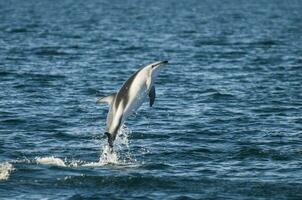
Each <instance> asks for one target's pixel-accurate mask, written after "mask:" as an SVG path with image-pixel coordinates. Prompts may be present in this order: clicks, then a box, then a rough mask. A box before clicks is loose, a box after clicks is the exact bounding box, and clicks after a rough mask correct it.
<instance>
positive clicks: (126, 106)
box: [97, 61, 168, 151]
mask: <svg viewBox="0 0 302 200" xmlns="http://www.w3.org/2000/svg"><path fill="white" fill-rule="evenodd" d="M166 63H168V61H158V62H154V63H151V64H149V65H147V66H145V67H142V68H141V69H139V70H138V71H136V72H135V73H134V74H133V75H132V76H131V77H130V78H129V79H128V80H127V81H126V82H125V83H124V84H123V86H122V87H121V89H120V90H119V91H118V92H117V93H113V94H111V95H109V96H106V97H103V98H100V99H99V100H98V101H97V103H108V104H109V106H110V108H109V112H108V115H107V121H106V132H105V135H107V137H108V144H109V147H110V149H111V151H112V149H113V142H114V140H115V138H116V134H117V132H118V130H119V128H120V127H121V126H122V125H123V123H124V122H125V120H126V119H127V117H128V116H129V115H130V114H131V113H132V112H134V111H136V110H137V109H138V108H139V107H140V106H141V105H142V104H143V102H144V100H145V99H146V97H147V95H148V96H149V98H150V107H152V105H153V104H154V100H155V87H154V81H155V78H156V76H157V75H158V72H159V69H160V66H161V65H162V64H166Z"/></svg>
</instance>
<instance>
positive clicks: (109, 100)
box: [96, 93, 116, 105]
mask: <svg viewBox="0 0 302 200" xmlns="http://www.w3.org/2000/svg"><path fill="white" fill-rule="evenodd" d="M115 96H116V93H113V94H110V95H109V96H106V97H102V98H99V99H98V100H97V102H96V103H108V104H109V105H111V104H112V103H113V100H114V98H115Z"/></svg>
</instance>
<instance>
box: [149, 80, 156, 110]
mask: <svg viewBox="0 0 302 200" xmlns="http://www.w3.org/2000/svg"><path fill="white" fill-rule="evenodd" d="M155 96H156V94H155V87H154V85H153V86H152V87H151V89H150V91H149V98H150V107H152V106H153V104H154V101H155Z"/></svg>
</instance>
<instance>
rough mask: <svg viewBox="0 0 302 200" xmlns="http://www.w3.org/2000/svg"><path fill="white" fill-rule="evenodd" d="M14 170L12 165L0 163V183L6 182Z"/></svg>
mask: <svg viewBox="0 0 302 200" xmlns="http://www.w3.org/2000/svg"><path fill="white" fill-rule="evenodd" d="M13 170H14V167H13V165H12V164H10V163H8V162H5V163H0V181H1V180H7V179H8V178H9V175H10V173H11V172H12V171H13Z"/></svg>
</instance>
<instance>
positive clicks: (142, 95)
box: [122, 84, 148, 122]
mask: <svg viewBox="0 0 302 200" xmlns="http://www.w3.org/2000/svg"><path fill="white" fill-rule="evenodd" d="M131 90H132V91H130V92H131V93H132V94H131V95H130V97H131V98H130V99H129V102H128V104H127V106H126V108H125V109H124V112H123V119H122V122H124V121H125V120H126V118H127V117H129V115H131V114H132V113H133V112H135V111H136V110H137V109H138V108H139V107H140V106H141V105H142V104H143V103H144V101H145V99H146V97H147V90H148V89H147V86H146V84H143V85H140V86H139V87H136V88H131Z"/></svg>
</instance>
